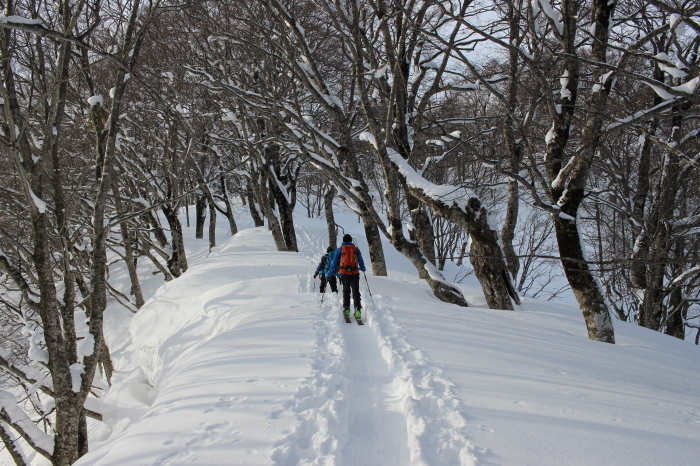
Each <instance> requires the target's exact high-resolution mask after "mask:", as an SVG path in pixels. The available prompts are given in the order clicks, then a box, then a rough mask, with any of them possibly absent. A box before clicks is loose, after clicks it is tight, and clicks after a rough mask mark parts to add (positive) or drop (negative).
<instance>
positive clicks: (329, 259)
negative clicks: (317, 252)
mask: <svg viewBox="0 0 700 466" xmlns="http://www.w3.org/2000/svg"><path fill="white" fill-rule="evenodd" d="M336 254H337V251H331V252H327V253H326V254H324V255H323V257H321V262H319V264H318V266H317V267H316V273H317V274H322V275H326V274H327V273H328V269H330V267H331V264H332V263H333V259H334V258H335V255H336Z"/></svg>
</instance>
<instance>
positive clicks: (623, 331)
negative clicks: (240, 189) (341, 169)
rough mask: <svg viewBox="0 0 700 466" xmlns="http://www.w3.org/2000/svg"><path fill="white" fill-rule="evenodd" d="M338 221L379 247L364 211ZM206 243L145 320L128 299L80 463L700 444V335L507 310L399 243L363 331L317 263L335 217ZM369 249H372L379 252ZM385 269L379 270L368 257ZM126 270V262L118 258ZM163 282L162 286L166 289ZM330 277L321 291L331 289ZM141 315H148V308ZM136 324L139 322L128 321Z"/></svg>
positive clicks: (510, 460) (468, 460) (194, 247)
mask: <svg viewBox="0 0 700 466" xmlns="http://www.w3.org/2000/svg"><path fill="white" fill-rule="evenodd" d="M339 221H341V224H343V226H344V227H345V228H346V232H350V233H351V234H353V236H355V237H356V238H357V239H358V240H359V245H360V247H361V249H362V250H363V251H367V246H366V243H365V242H364V238H363V236H362V228H361V226H360V225H359V224H358V223H357V220H356V217H354V216H352V215H344V214H339ZM223 223H224V222H221V221H220V224H221V225H222V229H220V230H219V233H220V235H219V236H220V238H219V244H220V246H218V247H217V248H215V249H214V251H212V253H211V254H209V255H207V251H206V242H207V240H206V239H203V240H194V239H193V236H194V232H193V230H194V228H187V229H186V234H187V235H190V236H191V237H188V238H187V245H188V247H189V248H190V249H189V256H188V259H189V260H190V270H189V271H188V272H187V273H185V274H184V275H183V276H182V277H180V278H178V279H176V280H174V281H172V282H170V283H167V284H164V285H162V286H160V280H162V279H160V278H159V277H151V274H150V269H149V268H148V266H147V264H145V261H144V263H143V264H141V266H142V267H144V269H143V273H144V278H145V277H151V278H150V279H149V280H148V281H146V282H145V283H144V288H145V289H146V292H147V293H148V294H149V296H152V297H151V299H150V300H149V301H148V302H147V303H146V305H145V306H144V307H143V308H142V309H141V310H140V311H139V312H138V314H136V315H132V314H131V313H129V312H128V311H124V310H123V309H120V308H119V307H117V306H110V308H109V312H108V315H107V320H106V327H107V328H106V331H105V333H106V335H107V338H108V343H109V345H110V348H111V350H112V352H113V357H114V360H115V364H116V366H117V369H118V372H117V374H116V375H115V379H114V385H113V387H112V388H111V389H110V390H109V393H108V394H107V395H106V396H105V397H104V398H102V399H100V400H91V405H90V406H91V408H94V409H96V410H98V411H100V412H102V413H103V415H104V417H105V421H106V422H105V423H103V424H99V423H96V422H94V423H93V422H92V421H91V444H90V445H91V446H90V448H91V451H90V453H89V454H88V455H87V456H85V457H84V458H82V459H81V460H80V461H79V462H78V463H77V464H80V465H128V464H138V465H146V464H147V465H167V464H197V465H238V464H283V465H294V464H309V465H326V464H329V465H330V464H337V465H409V464H410V465H419V464H426V465H446V464H502V465H549V464H551V465H564V464H572V465H574V464H575V465H591V464H605V465H628V464H635V465H659V464H669V465H672V464H673V465H675V464H679V465H680V464H694V463H696V462H697V458H698V457H700V358H698V350H699V349H698V347H696V346H693V345H691V344H688V343H687V342H682V341H678V340H676V339H673V338H670V337H667V336H665V335H661V334H658V333H655V332H651V331H648V330H646V329H643V328H640V327H637V326H634V325H629V324H625V323H622V322H615V330H616V339H617V344H616V345H607V344H602V343H596V342H592V341H589V340H588V339H587V336H586V328H585V325H584V323H583V318H582V317H581V314H580V311H578V310H576V309H573V308H570V307H567V306H564V305H558V304H553V303H551V302H542V301H538V300H532V299H524V300H523V301H524V302H523V305H522V306H521V307H520V309H518V310H517V311H515V312H509V311H498V310H489V309H486V308H485V304H484V299H483V296H482V294H481V291H480V288H479V287H478V286H474V284H472V285H460V286H461V289H462V291H463V293H464V295H465V297H466V298H467V300H468V301H469V303H470V305H471V307H469V308H460V307H456V306H453V305H448V304H445V303H441V302H439V301H437V300H436V299H435V298H434V297H433V296H432V294H431V292H430V290H429V288H428V287H427V285H426V284H425V283H423V282H421V281H419V280H417V279H416V278H415V276H416V274H415V271H414V270H412V268H411V266H410V264H408V262H407V261H406V260H405V259H404V258H402V257H401V256H400V255H399V254H398V253H397V252H396V251H393V249H392V248H391V246H389V245H385V251H386V255H387V261H388V264H389V269H390V273H389V277H372V276H371V274H369V273H368V278H369V284H370V287H371V291H372V299H370V296H369V294H368V292H367V287H366V285H365V284H364V280H363V281H362V290H363V300H364V305H365V314H366V323H367V325H365V326H364V327H360V326H358V325H356V324H354V323H353V324H346V323H345V322H344V321H343V320H342V318H341V313H340V306H339V302H338V297H337V296H335V295H332V294H327V295H326V296H324V299H323V303H321V295H320V294H319V293H318V292H317V290H318V283H314V281H313V279H312V274H313V271H314V269H315V265H316V262H317V260H318V259H319V258H320V255H321V254H322V252H323V251H324V250H325V247H326V246H327V245H326V230H325V222H324V221H323V219H321V220H315V219H301V218H300V219H298V225H297V234H298V240H299V245H300V250H301V252H300V253H281V252H277V251H275V248H274V244H273V241H272V238H271V236H270V234H269V232H268V231H267V230H266V229H265V228H255V229H253V228H250V229H245V230H242V231H241V232H240V233H239V234H237V235H236V236H235V237H233V238H227V236H228V235H227V234H226V232H225V230H224V229H223V228H224V227H225V225H223ZM365 261H366V262H369V260H368V254H366V257H365ZM368 268H369V267H368ZM111 276H112V280H113V281H115V282H116V281H118V280H119V279H120V277H121V279H122V280H123V279H124V277H125V276H126V275H125V272H124V271H123V270H120V269H118V268H115V270H113V271H112V274H111ZM159 286H160V287H159ZM314 288H315V290H316V291H315V292H314V291H313V290H314ZM132 316H133V318H132ZM127 329H128V332H127Z"/></svg>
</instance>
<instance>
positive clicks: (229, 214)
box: [220, 175, 238, 236]
mask: <svg viewBox="0 0 700 466" xmlns="http://www.w3.org/2000/svg"><path fill="white" fill-rule="evenodd" d="M220 182H221V195H222V196H223V198H224V204H225V205H226V218H228V226H229V230H230V231H231V236H234V235H235V234H236V233H238V225H236V219H235V218H234V214H233V204H231V197H230V196H229V193H228V187H227V186H226V178H224V176H223V175H222V176H221V178H220Z"/></svg>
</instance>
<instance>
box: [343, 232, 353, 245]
mask: <svg viewBox="0 0 700 466" xmlns="http://www.w3.org/2000/svg"><path fill="white" fill-rule="evenodd" d="M343 243H352V236H350V235H349V234H347V233H346V234H345V235H343Z"/></svg>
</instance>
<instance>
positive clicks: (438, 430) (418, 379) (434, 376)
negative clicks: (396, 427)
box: [369, 296, 476, 465]
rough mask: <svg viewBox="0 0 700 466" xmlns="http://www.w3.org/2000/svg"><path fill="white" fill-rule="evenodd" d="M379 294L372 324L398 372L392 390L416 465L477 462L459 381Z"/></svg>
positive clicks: (394, 369)
mask: <svg viewBox="0 0 700 466" xmlns="http://www.w3.org/2000/svg"><path fill="white" fill-rule="evenodd" d="M376 298H378V299H377V302H378V304H379V307H380V311H378V312H371V313H370V314H369V316H370V319H369V324H370V326H372V327H373V328H374V329H375V332H376V336H377V340H378V344H379V346H380V349H381V351H382V356H383V357H384V360H385V361H386V362H387V364H388V365H389V368H390V370H391V371H393V372H395V374H396V376H395V378H394V382H393V384H392V390H393V391H394V392H395V395H396V396H397V397H398V398H400V399H401V406H402V408H403V410H404V414H405V416H406V425H407V428H408V447H409V450H410V457H411V464H412V465H430V464H445V465H447V464H461V465H473V464H476V457H475V456H474V455H473V453H472V449H473V446H472V444H471V441H470V440H469V438H468V436H467V434H466V429H465V427H466V425H467V421H466V419H465V417H464V415H463V414H462V412H463V411H464V407H463V403H462V402H461V401H460V400H459V399H458V398H456V396H455V393H454V392H455V389H454V387H455V385H454V384H453V383H452V382H451V381H450V380H448V379H447V377H446V376H445V375H444V373H443V371H442V369H440V368H439V367H437V366H435V365H434V364H431V363H430V362H429V361H428V360H427V358H426V356H425V355H424V353H423V352H422V351H420V350H418V349H416V348H415V347H413V346H412V345H411V344H410V343H409V342H408V341H407V339H406V337H405V332H404V331H403V329H402V326H401V325H400V324H398V323H397V322H396V321H395V319H394V317H393V316H392V314H391V313H392V310H394V309H395V307H394V306H390V305H383V304H382V301H384V300H385V298H380V297H378V296H377V297H376ZM389 299H391V298H389Z"/></svg>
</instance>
